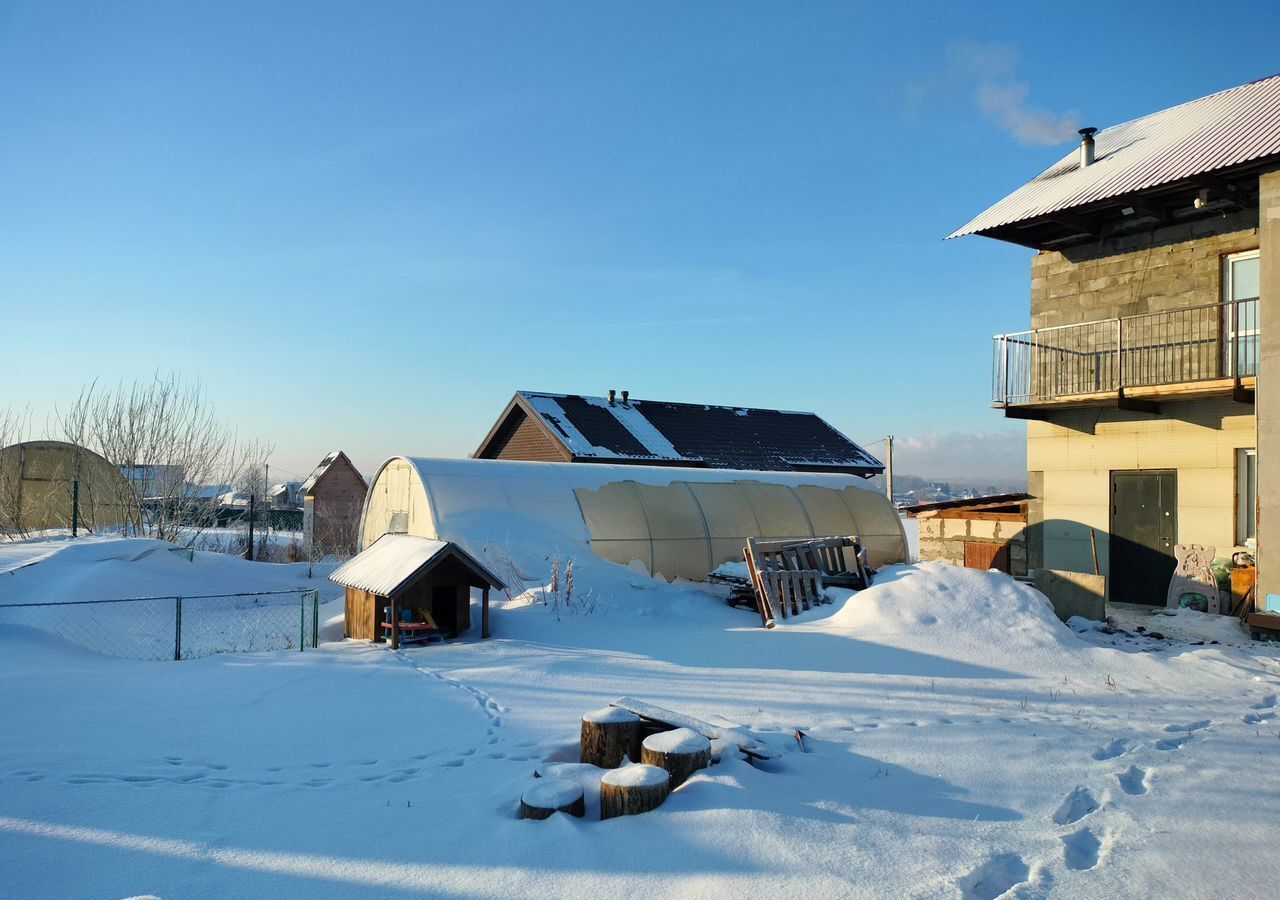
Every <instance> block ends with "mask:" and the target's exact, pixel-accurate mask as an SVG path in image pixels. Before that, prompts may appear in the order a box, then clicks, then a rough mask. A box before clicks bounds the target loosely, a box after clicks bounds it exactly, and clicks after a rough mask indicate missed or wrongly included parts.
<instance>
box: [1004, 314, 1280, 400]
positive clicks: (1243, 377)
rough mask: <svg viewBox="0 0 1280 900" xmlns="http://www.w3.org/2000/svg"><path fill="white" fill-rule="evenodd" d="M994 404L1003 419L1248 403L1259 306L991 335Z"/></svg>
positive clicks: (1255, 371) (1253, 379)
mask: <svg viewBox="0 0 1280 900" xmlns="http://www.w3.org/2000/svg"><path fill="white" fill-rule="evenodd" d="M993 340H994V347H993V356H992V405H993V406H994V407H996V408H997V409H1003V410H1004V411H1005V415H1006V416H1009V417H1010V418H1021V419H1039V418H1044V417H1045V415H1046V413H1047V412H1049V411H1051V410H1053V409H1062V408H1070V407H1077V406H1116V407H1119V408H1121V409H1131V410H1136V411H1140V412H1151V413H1155V412H1159V406H1158V401H1160V400H1162V399H1163V400H1184V399H1191V398H1194V397H1213V396H1228V397H1232V398H1234V399H1235V400H1237V401H1239V402H1241V403H1252V402H1253V390H1254V385H1255V382H1256V380H1257V374H1258V301H1257V300H1256V299H1250V300H1236V301H1231V302H1228V303H1215V304H1211V305H1208V306H1192V307H1185V308H1182V309H1174V310H1168V311H1165V312H1156V313H1147V314H1145V315H1141V316H1130V317H1128V318H1123V319H1103V320H1101V321H1096V322H1084V323H1081V324H1079V325H1063V326H1061V327H1058V328H1041V329H1036V330H1032V331H1022V332H1018V333H1016V334H1001V335H996V337H995V338H994V339H993Z"/></svg>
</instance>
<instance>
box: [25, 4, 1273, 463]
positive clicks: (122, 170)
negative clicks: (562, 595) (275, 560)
mask: <svg viewBox="0 0 1280 900" xmlns="http://www.w3.org/2000/svg"><path fill="white" fill-rule="evenodd" d="M1041 9H1043V12H1042V11H1040V10H1041ZM1278 35H1280V3H1276V2H1275V0H1265V2H1248V0H1245V2H1236V3H1233V4H1231V6H1230V14H1229V15H1226V16H1224V15H1218V14H1217V13H1216V12H1215V11H1214V8H1212V7H1210V6H1207V5H1206V4H1204V3H1203V2H1195V3H1176V2H1160V3H1136V2H1130V3H1099V4H1091V3H1074V4H1067V5H1063V4H1060V3H1059V4H1043V5H1041V4H1038V3H1034V2H1027V0H1020V2H1016V3H1009V4H996V3H987V4H983V3H955V2H946V3H936V4H932V3H930V4H925V3H912V2H905V3H866V4H862V3H853V2H847V3H818V2H802V3H797V2H780V3H740V2H734V3H710V2H702V3H698V2H681V3H670V4H668V3H656V2H643V3H640V2H631V3H624V2H597V3H557V2H551V0H542V2H537V3H530V2H513V3H483V2H455V3H427V2H406V3H392V2H362V3H356V2H352V3H349V4H321V3H301V2H299V3H291V4H273V3H268V2H262V0H255V2H251V3H242V4H241V3H230V2H218V3H162V2H152V3H119V2H86V3H67V2H57V0H40V2H32V3H19V2H12V0H0V312H2V314H3V315H2V318H0V341H2V343H3V356H2V357H0V359H3V365H4V370H5V374H4V378H3V379H2V380H0V409H3V408H4V407H6V406H12V407H21V408H28V407H29V408H30V409H31V410H32V411H33V412H34V413H35V418H36V419H37V420H43V416H44V414H45V412H47V410H48V409H49V408H50V407H51V406H52V405H53V404H54V403H56V402H62V403H65V402H66V401H67V400H69V399H71V398H73V397H74V396H75V395H76V394H77V393H78V392H79V390H80V387H81V386H82V385H83V384H84V383H85V382H86V381H88V380H91V379H94V378H98V379H101V380H104V381H107V382H115V381H117V380H119V379H132V378H134V377H137V376H145V375H147V374H148V373H149V372H151V371H153V370H154V369H156V368H161V369H165V370H169V369H176V370H180V371H182V372H184V373H187V374H190V375H198V376H199V377H200V378H202V379H203V380H204V382H205V383H206V384H207V386H208V388H209V391H210V394H211V395H212V397H213V399H214V401H215V402H216V404H217V406H218V409H219V411H220V413H222V415H223V416H224V417H225V418H226V419H228V420H229V421H231V422H232V423H234V424H235V425H236V426H237V427H238V428H239V429H240V430H241V431H242V432H245V433H251V434H254V435H256V436H259V437H261V438H263V439H265V440H267V441H270V442H272V443H274V445H275V447H276V450H275V454H274V456H273V457H272V460H271V462H272V465H273V469H274V470H275V471H278V472H281V473H282V474H284V473H289V472H299V473H301V472H305V471H306V470H309V469H310V468H311V466H312V465H313V464H314V463H315V462H316V461H318V460H319V458H320V457H321V456H322V455H323V454H324V453H325V452H326V451H327V450H329V449H331V448H334V447H342V448H345V449H346V450H348V452H349V453H350V454H351V455H352V457H353V458H354V459H355V460H356V462H357V464H358V465H360V466H361V467H362V468H365V469H367V470H368V469H372V468H373V467H374V466H376V464H377V463H378V462H379V461H380V460H381V459H382V458H384V457H386V456H388V455H390V454H393V453H416V454H435V455H465V454H468V453H470V452H471V451H472V450H474V449H475V447H476V445H477V444H478V443H479V441H480V439H481V437H482V436H483V435H484V433H485V432H486V431H487V429H488V427H489V426H490V425H491V424H492V421H493V420H494V419H495V418H496V417H497V415H498V413H499V411H500V410H501V409H502V407H503V406H504V404H505V403H506V402H507V400H508V399H509V398H510V396H511V394H512V393H513V392H514V391H515V390H516V389H517V388H530V389H538V390H550V391H563V392H566V393H570V392H572V393H596V394H600V393H604V392H605V391H606V390H607V389H608V388H610V387H613V388H618V389H622V388H627V389H629V390H630V391H631V392H632V394H633V395H635V396H637V397H640V398H654V399H664V400H682V401H691V402H707V403H723V404H731V405H744V406H747V405H751V406H779V407H784V408H790V409H796V408H800V409H812V410H813V411H816V412H818V413H819V414H821V415H823V416H824V417H825V418H827V419H828V420H829V421H831V422H832V423H833V424H835V425H836V426H837V427H838V428H840V429H842V430H843V431H845V432H846V433H847V434H849V436H850V437H852V438H854V439H855V440H858V441H863V442H866V443H868V444H869V443H871V442H872V441H874V440H876V439H878V438H879V437H881V436H882V435H884V434H886V433H889V432H892V433H894V434H896V435H898V436H899V439H900V441H901V443H900V445H899V446H900V447H901V448H902V457H901V458H900V460H901V461H900V465H901V467H902V468H904V469H905V470H906V471H911V472H915V473H917V474H923V475H939V476H958V475H971V474H973V475H988V474H989V475H992V476H995V475H998V474H1001V472H1002V471H1003V470H1011V471H1017V470H1018V469H1019V468H1020V467H1021V466H1022V464H1023V435H1024V434H1025V431H1024V429H1023V428H1022V427H1021V426H1019V425H1017V424H1014V423H1006V422H1005V421H1004V420H1002V419H1001V418H1000V416H999V415H998V414H996V413H995V412H992V411H991V410H989V409H988V402H989V395H990V385H989V377H990V337H991V335H992V334H994V333H997V332H1004V331H1013V330H1018V329H1021V328H1024V327H1026V326H1027V322H1028V315H1029V313H1028V288H1029V285H1028V262H1029V259H1030V255H1031V253H1030V251H1027V250H1023V249H1020V248H1017V247H1013V246H1008V245H1003V244H999V243H996V242H994V241H990V240H986V239H982V238H965V239H963V240H958V241H946V242H944V241H943V238H944V237H945V236H946V235H947V234H948V233H950V232H951V231H952V230H953V229H954V228H956V227H958V226H959V225H961V224H963V223H964V222H965V221H967V220H968V219H969V218H970V217H971V216H972V215H974V214H976V213H977V212H979V211H981V210H982V209H984V208H985V207H986V206H987V205H989V204H990V203H992V202H994V201H996V200H998V199H999V198H1000V197H1002V196H1003V195H1004V194H1005V193H1007V192H1008V191H1009V190H1011V189H1013V188H1015V187H1017V186H1018V185H1019V184H1021V183H1022V182H1024V181H1026V180H1027V179H1028V178H1030V177H1032V176H1034V175H1035V174H1037V173H1038V172H1039V171H1041V170H1042V169H1044V168H1046V167H1047V166H1048V165H1049V164H1050V163H1052V162H1054V161H1055V160H1056V159H1057V158H1058V157H1059V156H1061V155H1062V154H1063V153H1064V152H1066V151H1067V150H1069V149H1070V147H1071V144H1072V141H1073V138H1074V131H1075V129H1076V128H1078V127H1080V126H1082V125H1094V126H1099V127H1104V126H1107V125H1111V124H1115V123H1117V122H1120V121H1124V120H1126V119H1130V118H1133V117H1136V116H1140V115H1144V114H1146V113H1149V112H1154V111H1156V110H1159V109H1162V108H1164V107H1167V106H1170V105H1173V104H1176V103H1179V102H1182V101H1185V100H1190V99H1193V98H1195V97H1198V96H1202V95H1204V94H1207V93H1210V92H1213V91H1216V90H1220V89H1223V88H1227V87H1231V86H1233V85H1236V84H1239V83H1243V82H1245V81H1250V80H1253V79H1256V78H1260V77H1263V76H1266V75H1270V74H1273V73H1275V72H1277V71H1280V40H1278V39H1277V36H1278ZM872 449H873V450H875V449H878V448H874V447H873V448H872Z"/></svg>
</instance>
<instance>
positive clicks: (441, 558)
mask: <svg viewBox="0 0 1280 900" xmlns="http://www.w3.org/2000/svg"><path fill="white" fill-rule="evenodd" d="M329 578H330V580H332V581H335V582H337V583H338V584H340V585H342V586H343V587H344V588H346V617H345V629H344V630H345V633H346V636H347V637H349V638H358V639H362V640H372V641H383V640H387V641H390V643H391V646H392V648H393V649H394V648H397V647H399V646H400V643H401V641H413V640H420V639H428V638H435V637H446V636H448V637H453V636H456V635H459V634H461V633H463V632H464V631H467V630H468V629H469V628H470V627H471V590H472V588H476V589H479V590H480V591H481V600H480V609H481V614H480V615H481V619H480V621H481V630H480V636H481V637H482V638H487V637H488V636H489V589H490V588H499V589H500V588H502V587H503V583H502V582H501V581H500V580H499V579H498V578H497V577H496V576H495V575H494V574H493V573H492V572H490V571H489V570H488V569H486V568H485V567H484V566H483V565H481V564H480V563H478V562H477V561H476V560H475V559H474V558H473V557H472V556H471V555H470V554H468V553H467V552H466V551H464V550H463V549H462V548H460V547H459V546H458V545H457V544H454V543H451V542H449V541H442V540H433V539H431V538H424V537H418V536H416V535H410V534H384V535H382V536H381V537H379V538H378V539H377V540H376V541H374V542H373V543H372V544H370V545H369V547H368V548H366V549H365V550H364V551H363V552H362V553H360V554H359V555H357V556H356V557H354V558H353V559H351V560H350V561H348V562H347V563H346V564H345V565H343V566H341V567H340V568H339V569H338V570H337V571H335V572H334V573H333V574H332V575H330V576H329Z"/></svg>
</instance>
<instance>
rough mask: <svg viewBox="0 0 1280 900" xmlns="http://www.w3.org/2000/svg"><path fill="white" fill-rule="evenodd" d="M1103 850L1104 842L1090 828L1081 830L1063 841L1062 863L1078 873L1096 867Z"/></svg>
mask: <svg viewBox="0 0 1280 900" xmlns="http://www.w3.org/2000/svg"><path fill="white" fill-rule="evenodd" d="M1101 850H1102V842H1101V841H1099V840H1098V837H1097V835H1095V834H1094V833H1093V830H1092V829H1090V828H1081V829H1080V830H1079V831H1076V832H1074V833H1072V834H1069V835H1067V836H1066V837H1064V838H1063V839H1062V861H1063V862H1064V863H1066V865H1067V868H1068V869H1074V870H1076V871H1077V872H1079V871H1084V870H1086V869H1092V868H1093V867H1094V866H1096V865H1097V864H1098V857H1099V853H1100V851H1101Z"/></svg>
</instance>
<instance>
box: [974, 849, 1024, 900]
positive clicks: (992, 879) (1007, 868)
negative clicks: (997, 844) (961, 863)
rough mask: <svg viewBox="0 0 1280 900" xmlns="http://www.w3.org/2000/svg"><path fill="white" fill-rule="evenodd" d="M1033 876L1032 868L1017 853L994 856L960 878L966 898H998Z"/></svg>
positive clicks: (987, 899)
mask: <svg viewBox="0 0 1280 900" xmlns="http://www.w3.org/2000/svg"><path fill="white" fill-rule="evenodd" d="M1030 878H1031V868H1030V867H1029V866H1028V865H1027V864H1026V863H1025V862H1024V861H1023V859H1022V857H1021V856H1019V855H1018V854H1016V853H1001V854H1000V855H999V856H993V857H991V858H990V859H988V860H987V861H986V862H984V863H983V864H982V865H980V866H978V868H976V869H974V870H973V871H972V872H970V873H969V874H968V875H965V876H964V877H963V878H961V879H960V880H959V882H958V883H957V886H958V887H959V888H960V892H961V894H962V895H963V896H964V898H965V900H996V898H997V897H1003V896H1004V895H1005V894H1007V893H1008V892H1009V891H1011V890H1013V889H1014V888H1015V887H1017V886H1018V885H1020V884H1025V883H1026V882H1027V881H1028V880H1030Z"/></svg>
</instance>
